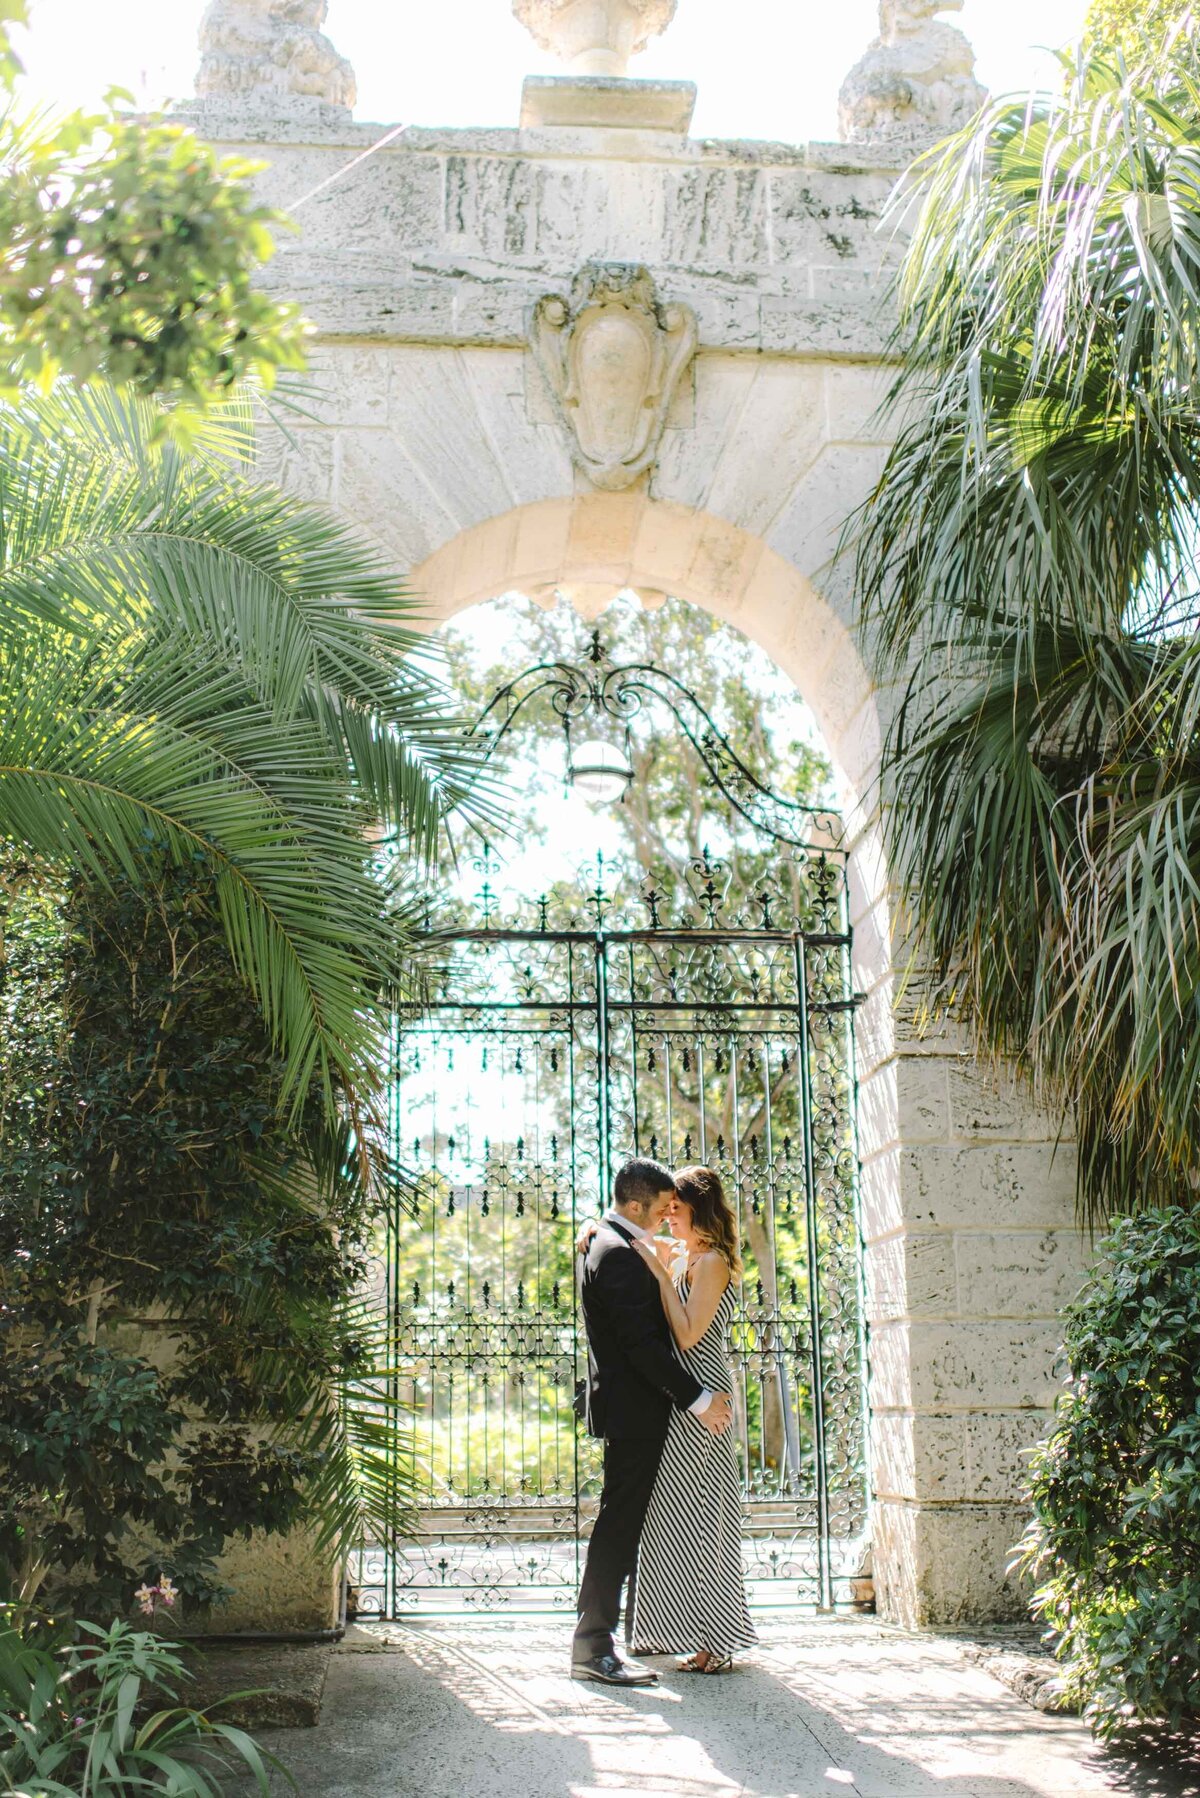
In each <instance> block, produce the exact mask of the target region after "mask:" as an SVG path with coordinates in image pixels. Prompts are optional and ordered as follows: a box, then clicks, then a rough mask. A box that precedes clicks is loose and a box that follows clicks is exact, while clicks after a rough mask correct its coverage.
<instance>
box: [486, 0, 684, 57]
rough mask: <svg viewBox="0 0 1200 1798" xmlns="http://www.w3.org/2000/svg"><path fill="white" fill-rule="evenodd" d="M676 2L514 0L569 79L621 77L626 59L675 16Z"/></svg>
mask: <svg viewBox="0 0 1200 1798" xmlns="http://www.w3.org/2000/svg"><path fill="white" fill-rule="evenodd" d="M676 5H677V0H512V9H513V12H514V13H515V14H516V16H517V18H518V19H519V20H520V21H521V23H522V25H524V26H525V28H526V30H527V31H529V32H531V33H532V35H533V37H534V38H535V39H536V41H537V43H538V44H539V45H540V46H541V48H542V49H543V50H549V51H550V52H551V53H552V54H553V55H554V56H558V57H561V58H562V60H563V62H565V63H566V64H567V66H568V68H569V69H570V71H571V73H572V74H573V75H624V73H625V70H626V68H627V67H628V64H629V58H630V57H631V56H634V55H636V54H637V52H638V51H639V50H644V49H645V48H646V45H647V44H648V43H649V42H650V39H651V38H652V37H657V36H658V35H659V33H660V32H663V31H665V30H666V28H667V26H668V25H669V24H670V23H671V20H672V19H673V18H674V17H675V7H676Z"/></svg>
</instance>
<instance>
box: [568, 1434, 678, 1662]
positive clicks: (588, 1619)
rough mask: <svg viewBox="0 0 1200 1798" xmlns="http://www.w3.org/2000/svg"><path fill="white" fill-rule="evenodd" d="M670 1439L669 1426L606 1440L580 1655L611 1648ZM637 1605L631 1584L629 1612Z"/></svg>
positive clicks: (578, 1633)
mask: <svg viewBox="0 0 1200 1798" xmlns="http://www.w3.org/2000/svg"><path fill="white" fill-rule="evenodd" d="M665 1441H666V1433H665V1431H664V1433H663V1435H662V1436H660V1437H657V1438H655V1437H650V1438H649V1439H648V1440H646V1439H643V1438H639V1437H636V1436H632V1437H631V1436H624V1437H621V1438H620V1439H619V1440H617V1441H613V1440H612V1439H611V1438H610V1439H609V1440H608V1441H607V1442H605V1444H604V1491H603V1493H602V1494H601V1497H600V1510H599V1514H598V1515H597V1517H596V1525H595V1528H594V1529H593V1531H592V1539H591V1541H590V1542H589V1543H588V1553H587V1565H586V1567H585V1568H584V1574H583V1582H582V1584H581V1585H580V1588H579V1604H578V1612H579V1623H578V1625H577V1627H576V1630H575V1641H574V1645H573V1649H572V1658H573V1659H574V1660H576V1661H582V1660H587V1659H588V1658H589V1657H590V1656H592V1655H597V1654H611V1653H612V1648H613V1639H614V1635H615V1632H616V1628H617V1623H618V1621H619V1619H620V1615H621V1587H622V1586H623V1585H624V1583H625V1581H626V1580H627V1579H629V1580H631V1579H632V1577H633V1570H634V1567H635V1566H636V1564H637V1551H638V1540H639V1538H640V1536H641V1533H642V1525H643V1523H644V1522H645V1520H646V1507H647V1506H648V1505H649V1503H650V1493H651V1491H652V1489H653V1487H654V1477H655V1475H656V1474H657V1472H658V1463H659V1461H660V1459H661V1458H662V1451H663V1443H664V1442H665ZM632 1608H633V1599H632V1587H631V1588H630V1603H629V1606H628V1607H627V1611H626V1615H627V1616H628V1615H631V1614H632Z"/></svg>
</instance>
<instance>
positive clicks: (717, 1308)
mask: <svg viewBox="0 0 1200 1798" xmlns="http://www.w3.org/2000/svg"><path fill="white" fill-rule="evenodd" d="M664 1219H665V1220H666V1222H667V1227H668V1229H669V1231H670V1236H669V1237H667V1238H661V1237H659V1236H658V1234H657V1232H658V1229H659V1226H660V1224H661V1223H662V1222H663V1220H664ZM578 1248H579V1252H580V1254H581V1256H582V1257H583V1272H582V1279H581V1303H582V1306H583V1315H584V1322H585V1324H586V1327H587V1342H588V1377H587V1387H586V1401H587V1425H588V1430H589V1432H590V1434H591V1435H593V1436H601V1437H603V1439H604V1488H603V1491H602V1492H601V1495H600V1510H599V1514H598V1516H597V1518H596V1525H595V1528H594V1529H593V1531H592V1539H591V1541H590V1543H589V1544H588V1555H587V1564H586V1567H585V1570H584V1575H583V1583H582V1585H581V1586H580V1588H579V1603H578V1616H579V1622H578V1626H577V1628H576V1630H575V1640H574V1645H573V1650H572V1660H571V1672H572V1676H573V1677H574V1678H576V1679H594V1680H598V1681H600V1682H601V1684H604V1685H615V1686H641V1685H652V1684H653V1683H654V1682H655V1681H656V1680H657V1678H658V1675H657V1674H656V1673H653V1672H651V1671H649V1670H648V1669H647V1668H644V1667H639V1666H636V1665H631V1664H630V1663H629V1662H626V1661H622V1660H621V1659H620V1657H619V1656H618V1654H617V1652H616V1645H615V1640H614V1633H615V1631H616V1628H617V1621H618V1618H619V1615H620V1608H621V1588H622V1586H623V1585H624V1583H625V1581H626V1580H627V1579H628V1580H629V1582H630V1589H629V1596H628V1600H627V1603H626V1608H625V1639H626V1642H627V1643H628V1644H631V1645H632V1647H633V1651H634V1653H635V1654H681V1655H684V1656H686V1657H687V1658H686V1659H685V1660H684V1661H683V1662H682V1663H681V1670H682V1671H685V1672H689V1673H724V1672H727V1671H728V1670H729V1668H730V1667H731V1666H732V1665H733V1655H734V1652H735V1651H736V1650H738V1649H741V1648H748V1647H749V1646H750V1645H751V1644H752V1643H754V1642H755V1641H757V1639H758V1638H757V1636H756V1635H755V1632H754V1628H753V1625H752V1624H751V1622H750V1618H749V1614H748V1612H747V1609H746V1588H745V1582H744V1580H743V1577H742V1564H741V1536H742V1501H741V1482H740V1478H739V1474H738V1465H737V1458H736V1455H735V1451H734V1443H733V1436H732V1434H731V1423H732V1393H733V1380H732V1377H731V1373H730V1366H729V1348H728V1333H729V1321H730V1318H731V1317H732V1316H733V1311H734V1306H735V1303H736V1284H737V1281H738V1280H739V1279H740V1277H741V1264H740V1262H739V1259H738V1238H737V1225H736V1222H735V1219H734V1216H733V1213H732V1211H731V1210H730V1207H729V1204H728V1202H727V1200H726V1198H725V1194H724V1192H723V1191H722V1188H721V1182H720V1180H719V1179H718V1178H717V1176H716V1174H715V1173H714V1172H713V1171H712V1169H711V1168H707V1167H689V1168H684V1169H683V1170H682V1172H681V1173H679V1174H677V1175H675V1176H674V1177H672V1175H671V1174H670V1173H669V1171H668V1170H667V1169H666V1168H665V1167H662V1166H661V1165H660V1164H659V1163H658V1162H657V1161H629V1162H626V1164H625V1166H624V1167H623V1168H622V1169H621V1171H620V1173H619V1174H618V1175H617V1177H616V1180H615V1182H614V1184H613V1205H612V1209H611V1210H610V1211H609V1212H608V1214H607V1215H606V1216H605V1217H604V1218H602V1219H601V1220H600V1222H599V1223H598V1224H597V1223H590V1224H587V1225H585V1226H584V1229H583V1231H582V1232H581V1235H580V1239H579V1243H578Z"/></svg>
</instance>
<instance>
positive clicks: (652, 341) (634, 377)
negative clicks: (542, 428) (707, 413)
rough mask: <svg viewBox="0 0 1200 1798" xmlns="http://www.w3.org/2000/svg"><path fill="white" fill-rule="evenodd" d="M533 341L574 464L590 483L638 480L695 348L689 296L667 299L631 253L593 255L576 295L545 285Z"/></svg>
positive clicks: (613, 485) (614, 486) (613, 486)
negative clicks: (626, 256) (685, 301)
mask: <svg viewBox="0 0 1200 1798" xmlns="http://www.w3.org/2000/svg"><path fill="white" fill-rule="evenodd" d="M530 342H531V347H532V349H533V353H534V355H535V357H536V359H537V363H538V366H539V368H540V369H541V371H542V374H543V375H544V376H545V379H546V383H547V385H548V386H549V389H550V392H551V395H552V397H553V399H554V402H555V405H556V407H557V410H558V413H559V417H560V418H561V420H562V422H563V424H564V425H565V426H566V428H567V431H568V433H569V435H570V439H571V453H572V456H573V457H574V460H575V464H576V466H577V467H578V468H580V469H582V471H583V472H584V474H585V475H586V476H587V477H588V479H589V480H590V481H591V482H592V484H593V486H595V487H601V488H604V489H606V490H607V491H608V492H614V491H617V490H619V489H620V488H622V487H631V486H632V485H633V483H634V481H636V480H637V478H638V476H639V475H642V474H644V473H645V472H646V470H647V469H648V468H650V467H652V466H653V464H654V462H655V461H656V460H657V457H658V446H659V443H660V442H661V440H662V434H663V429H664V427H665V425H666V422H667V413H668V411H669V409H670V405H671V401H672V399H673V398H674V395H675V392H676V390H677V388H678V386H679V382H680V379H681V378H682V376H683V373H684V370H685V369H686V368H687V365H688V363H689V362H690V361H691V358H692V355H693V353H694V351H695V348H696V318H695V314H694V313H693V312H692V310H691V308H690V307H689V306H679V305H670V306H665V305H663V304H662V302H661V301H660V299H659V296H658V290H657V288H656V287H655V284H654V278H653V276H652V275H651V274H650V273H649V271H648V270H647V269H644V268H641V267H639V266H637V265H636V264H634V263H625V262H589V263H586V264H585V265H584V267H583V268H582V269H581V270H580V272H579V274H578V275H577V276H576V277H575V282H574V285H573V287H572V289H571V297H570V299H569V300H566V299H564V298H563V297H562V295H561V294H556V293H552V294H547V295H546V296H545V297H544V298H543V299H541V300H539V301H538V303H537V305H536V306H535V307H534V310H533V322H532V329H531V332H530Z"/></svg>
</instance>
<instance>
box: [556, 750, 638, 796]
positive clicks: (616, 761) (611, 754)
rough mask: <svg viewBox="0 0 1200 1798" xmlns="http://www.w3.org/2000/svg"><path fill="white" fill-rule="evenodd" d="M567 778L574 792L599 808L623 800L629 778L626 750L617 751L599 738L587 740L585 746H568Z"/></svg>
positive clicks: (630, 778) (630, 779)
mask: <svg viewBox="0 0 1200 1798" xmlns="http://www.w3.org/2000/svg"><path fill="white" fill-rule="evenodd" d="M567 775H568V778H569V780H570V782H571V785H572V786H573V787H574V788H575V790H576V792H578V793H582V794H583V796H584V798H585V799H591V800H594V801H595V802H596V803H597V804H599V805H611V804H612V802H613V801H614V800H615V799H623V798H624V796H625V792H626V789H627V788H628V786H629V784H630V782H631V781H632V779H633V769H632V767H631V766H630V758H629V754H628V751H624V750H620V749H618V748H617V747H616V745H615V744H613V743H606V742H604V740H603V739H602V738H601V737H589V738H588V740H587V742H586V743H580V744H579V745H578V746H576V745H575V744H571V746H570V754H569V757H568V761H567Z"/></svg>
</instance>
